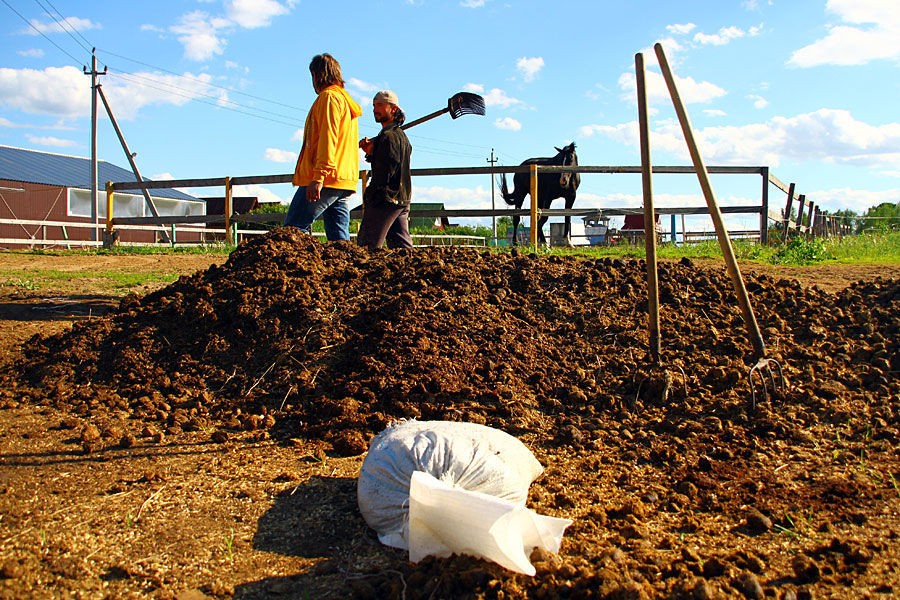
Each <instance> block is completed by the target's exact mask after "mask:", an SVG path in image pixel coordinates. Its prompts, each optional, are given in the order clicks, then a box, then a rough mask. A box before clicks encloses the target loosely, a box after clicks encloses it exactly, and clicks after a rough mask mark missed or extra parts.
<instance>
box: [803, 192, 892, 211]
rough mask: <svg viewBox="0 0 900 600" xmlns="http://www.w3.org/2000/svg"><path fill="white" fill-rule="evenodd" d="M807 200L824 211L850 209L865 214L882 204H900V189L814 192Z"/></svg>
mask: <svg viewBox="0 0 900 600" xmlns="http://www.w3.org/2000/svg"><path fill="white" fill-rule="evenodd" d="M807 198H809V199H810V200H812V201H813V202H815V203H816V206H818V207H820V208H822V209H823V210H829V211H835V210H844V209H850V210H852V211H853V212H855V213H864V212H866V210H868V209H869V208H871V207H873V206H878V205H879V204H881V203H882V202H892V203H897V202H900V188H894V189H891V190H881V191H872V190H859V189H852V188H833V189H828V190H814V191H811V192H810V193H809V194H807Z"/></svg>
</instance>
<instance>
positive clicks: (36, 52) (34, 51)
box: [16, 48, 44, 58]
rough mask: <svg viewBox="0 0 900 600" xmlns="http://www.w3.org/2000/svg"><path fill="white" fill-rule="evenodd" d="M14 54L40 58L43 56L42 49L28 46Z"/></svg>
mask: <svg viewBox="0 0 900 600" xmlns="http://www.w3.org/2000/svg"><path fill="white" fill-rule="evenodd" d="M16 54H18V55H19V56H27V57H28V58H41V57H43V56H44V51H43V50H41V49H40V48H29V49H28V50H19V51H18V52H16Z"/></svg>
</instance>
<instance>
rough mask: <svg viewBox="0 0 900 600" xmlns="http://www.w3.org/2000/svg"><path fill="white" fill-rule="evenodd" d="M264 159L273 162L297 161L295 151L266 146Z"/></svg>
mask: <svg viewBox="0 0 900 600" xmlns="http://www.w3.org/2000/svg"><path fill="white" fill-rule="evenodd" d="M265 159H266V160H268V161H270V162H275V163H295V162H297V153H296V152H291V151H290V150H279V149H278V148H266V152H265Z"/></svg>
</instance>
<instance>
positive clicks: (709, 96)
mask: <svg viewBox="0 0 900 600" xmlns="http://www.w3.org/2000/svg"><path fill="white" fill-rule="evenodd" d="M644 83H645V84H646V87H647V102H648V103H651V104H652V103H655V102H668V101H669V98H670V96H669V90H668V88H667V87H666V81H665V79H663V76H662V75H661V74H660V73H657V72H656V71H646V73H645V75H644ZM675 85H676V86H677V87H678V94H679V95H680V96H681V99H682V101H683V102H684V103H685V104H697V103H704V102H710V101H712V100H715V99H716V98H721V97H722V96H724V95H725V94H727V93H728V92H726V91H725V90H724V89H722V88H720V87H719V86H717V85H715V84H714V83H710V82H708V81H696V80H695V79H694V78H693V77H679V76H678V75H675ZM619 89H621V90H622V91H623V92H625V94H624V95H623V99H630V100H632V101H633V100H635V98H636V94H637V83H636V80H635V76H634V73H622V75H620V76H619Z"/></svg>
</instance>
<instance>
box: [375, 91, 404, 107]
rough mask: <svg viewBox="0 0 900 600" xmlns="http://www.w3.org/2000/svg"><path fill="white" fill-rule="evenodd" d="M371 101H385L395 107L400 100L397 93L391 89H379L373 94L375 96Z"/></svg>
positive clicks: (398, 104)
mask: <svg viewBox="0 0 900 600" xmlns="http://www.w3.org/2000/svg"><path fill="white" fill-rule="evenodd" d="M372 102H373V103H375V102H387V103H388V104H393V105H394V106H396V107H399V106H400V100H398V99H397V94H395V93H394V92H392V91H391V90H381V91H380V92H378V93H377V94H375V98H373V99H372Z"/></svg>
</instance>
